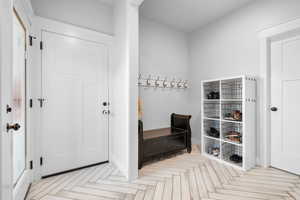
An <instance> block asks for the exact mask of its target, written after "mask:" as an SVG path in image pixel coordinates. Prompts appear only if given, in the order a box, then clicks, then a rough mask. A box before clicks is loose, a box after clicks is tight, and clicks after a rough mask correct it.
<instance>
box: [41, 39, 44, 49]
mask: <svg viewBox="0 0 300 200" xmlns="http://www.w3.org/2000/svg"><path fill="white" fill-rule="evenodd" d="M43 48H44V44H43V41H41V42H40V50H43Z"/></svg>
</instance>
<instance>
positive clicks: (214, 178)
mask: <svg viewBox="0 0 300 200" xmlns="http://www.w3.org/2000/svg"><path fill="white" fill-rule="evenodd" d="M104 199H108V200H109V199H124V200H170V199H172V200H190V199H193V200H197V199H199V200H266V199H269V200H297V199H299V200H300V178H299V177H298V176H295V175H292V174H289V173H286V172H283V171H280V170H276V169H273V168H268V169H265V168H255V169H253V170H251V171H248V172H243V171H240V170H237V169H235V168H232V167H229V166H226V165H223V164H220V163H218V162H216V161H212V160H209V159H207V158H205V157H203V156H201V154H200V153H199V151H198V149H197V148H195V147H194V148H193V152H192V153H191V154H187V153H185V154H180V155H177V156H174V157H171V158H169V159H165V160H162V161H159V162H153V163H151V164H148V165H146V166H144V167H143V169H142V170H140V177H139V178H138V179H137V180H135V181H132V182H127V181H126V178H125V177H124V176H123V175H122V174H121V173H120V172H119V171H118V169H116V168H115V166H114V165H112V164H104V165H101V166H96V167H91V168H87V169H83V170H80V171H75V172H72V173H67V174H63V175H60V176H55V177H51V178H47V179H44V180H41V181H39V182H37V183H34V184H33V185H32V187H31V190H30V193H29V195H28V198H27V200H104Z"/></svg>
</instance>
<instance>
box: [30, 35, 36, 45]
mask: <svg viewBox="0 0 300 200" xmlns="http://www.w3.org/2000/svg"><path fill="white" fill-rule="evenodd" d="M35 39H36V37H34V36H32V35H29V45H30V46H32V45H33V40H35Z"/></svg>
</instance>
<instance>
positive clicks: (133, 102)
mask: <svg viewBox="0 0 300 200" xmlns="http://www.w3.org/2000/svg"><path fill="white" fill-rule="evenodd" d="M140 2H141V1H139V0H120V1H117V2H116V5H115V10H114V13H115V15H114V25H115V40H114V42H115V45H114V59H113V61H112V67H111V69H110V76H111V78H110V81H111V87H110V97H111V100H110V101H111V104H110V105H111V123H110V134H112V141H111V145H112V152H111V159H112V161H113V162H114V163H115V164H116V165H117V166H118V167H119V169H120V170H121V171H122V172H123V173H124V175H125V176H127V178H128V179H134V178H136V177H137V176H138V148H137V145H138V112H137V99H138V86H137V76H138V5H139V4H140Z"/></svg>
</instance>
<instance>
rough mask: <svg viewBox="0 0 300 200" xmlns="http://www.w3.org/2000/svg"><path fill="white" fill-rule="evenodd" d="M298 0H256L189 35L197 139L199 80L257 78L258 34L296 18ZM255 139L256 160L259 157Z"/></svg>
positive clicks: (191, 97)
mask: <svg viewBox="0 0 300 200" xmlns="http://www.w3.org/2000/svg"><path fill="white" fill-rule="evenodd" d="M299 10H300V1H298V0H285V1H279V0H260V1H255V2H254V3H252V4H250V5H248V6H247V7H244V8H242V9H240V10H238V11H237V12H234V13H232V14H231V15H228V16H226V17H223V18H222V19H220V20H218V21H216V22H214V23H212V24H210V25H207V26H205V27H204V28H202V29H199V30H197V31H195V32H193V33H191V34H190V37H189V46H190V62H191V63H190V71H189V77H190V79H191V80H192V90H191V91H190V105H191V108H192V112H193V113H192V114H193V123H192V130H193V133H194V135H197V137H198V138H200V101H199V100H200V98H201V96H200V81H201V80H204V79H211V78H218V77H224V76H225V77H226V76H234V75H240V74H248V75H255V76H258V77H259V70H260V69H259V52H260V50H259V39H258V33H259V32H260V31H261V30H263V29H266V28H269V27H272V26H274V25H278V24H280V23H284V22H287V21H289V20H293V19H295V18H299V17H300V12H299ZM260 141H261V135H258V137H257V154H258V159H259V158H260V157H262V155H263V154H262V150H261V149H262V148H261V146H260V145H262V144H261V143H260Z"/></svg>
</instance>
